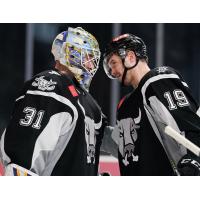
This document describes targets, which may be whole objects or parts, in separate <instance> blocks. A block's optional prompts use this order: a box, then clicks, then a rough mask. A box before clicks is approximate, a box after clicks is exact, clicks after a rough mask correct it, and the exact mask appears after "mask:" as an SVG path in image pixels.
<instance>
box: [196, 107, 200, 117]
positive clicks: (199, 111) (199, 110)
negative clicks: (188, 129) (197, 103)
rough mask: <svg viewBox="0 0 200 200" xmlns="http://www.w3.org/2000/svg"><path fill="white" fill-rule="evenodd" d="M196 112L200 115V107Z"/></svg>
mask: <svg viewBox="0 0 200 200" xmlns="http://www.w3.org/2000/svg"><path fill="white" fill-rule="evenodd" d="M196 114H197V115H198V116H199V117H200V107H199V109H198V110H197V112H196Z"/></svg>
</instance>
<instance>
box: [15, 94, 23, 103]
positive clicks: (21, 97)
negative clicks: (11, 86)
mask: <svg viewBox="0 0 200 200" xmlns="http://www.w3.org/2000/svg"><path fill="white" fill-rule="evenodd" d="M24 97H25V95H22V96H20V97H19V98H17V99H16V100H15V102H17V101H19V100H20V99H23V98H24Z"/></svg>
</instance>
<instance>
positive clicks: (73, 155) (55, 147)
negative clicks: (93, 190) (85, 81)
mask: <svg viewBox="0 0 200 200" xmlns="http://www.w3.org/2000/svg"><path fill="white" fill-rule="evenodd" d="M101 127H102V113H101V109H100V108H99V106H98V105H97V103H96V102H95V101H94V99H93V98H92V97H91V96H90V94H89V93H88V92H86V91H85V90H84V89H83V88H81V87H80V86H79V84H78V83H77V82H76V81H75V80H72V79H71V78H69V77H68V76H66V75H63V74H60V73H59V72H58V71H56V70H49V71H45V72H42V73H40V74H38V75H36V76H35V77H33V79H31V80H30V81H28V82H26V83H25V86H24V88H23V90H22V91H21V92H20V95H19V96H18V97H17V99H16V102H15V107H14V111H13V114H12V118H11V120H10V123H9V125H8V127H7V129H6V131H5V132H4V134H3V136H2V141H1V143H2V145H1V146H2V147H3V150H2V151H3V152H2V155H3V160H4V164H5V165H6V164H9V163H15V164H17V165H19V166H22V167H24V168H26V169H29V170H31V171H32V172H34V173H36V174H38V175H97V170H98V163H99V154H100V150H99V149H100V145H101V139H102V136H103V132H102V131H101Z"/></svg>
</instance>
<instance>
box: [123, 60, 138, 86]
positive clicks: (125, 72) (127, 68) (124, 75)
mask: <svg viewBox="0 0 200 200" xmlns="http://www.w3.org/2000/svg"><path fill="white" fill-rule="evenodd" d="M122 61H123V66H124V73H123V76H122V83H121V86H125V84H124V80H125V78H126V74H127V71H128V70H130V69H133V68H134V67H136V66H137V64H138V62H139V59H138V58H136V63H135V65H133V66H131V67H127V66H126V65H125V59H123V60H122Z"/></svg>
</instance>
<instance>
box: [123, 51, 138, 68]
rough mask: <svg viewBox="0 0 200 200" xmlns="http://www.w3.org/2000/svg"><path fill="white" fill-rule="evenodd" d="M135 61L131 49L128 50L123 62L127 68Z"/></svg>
mask: <svg viewBox="0 0 200 200" xmlns="http://www.w3.org/2000/svg"><path fill="white" fill-rule="evenodd" d="M135 63H136V56H135V53H134V52H133V51H128V52H127V54H126V57H125V60H124V64H125V66H126V67H127V68H129V67H132V66H134V65H135Z"/></svg>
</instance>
